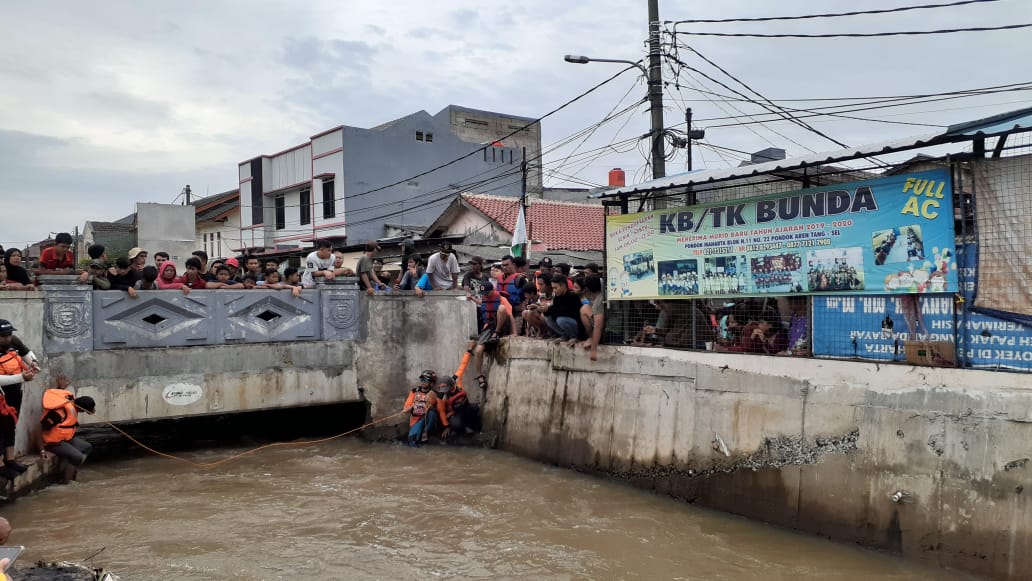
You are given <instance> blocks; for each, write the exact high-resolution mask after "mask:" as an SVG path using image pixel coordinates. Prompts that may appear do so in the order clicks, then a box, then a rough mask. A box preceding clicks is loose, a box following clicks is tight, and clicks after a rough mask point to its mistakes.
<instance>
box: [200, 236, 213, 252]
mask: <svg viewBox="0 0 1032 581" xmlns="http://www.w3.org/2000/svg"><path fill="white" fill-rule="evenodd" d="M201 236H202V239H203V241H204V244H203V245H202V246H201V249H203V250H204V251H205V252H208V234H207V233H204V234H202V235H201ZM208 256H211V252H208Z"/></svg>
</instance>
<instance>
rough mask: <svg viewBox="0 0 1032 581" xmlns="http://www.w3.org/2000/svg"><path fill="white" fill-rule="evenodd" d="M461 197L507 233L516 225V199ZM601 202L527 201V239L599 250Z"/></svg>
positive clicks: (553, 246)
mask: <svg viewBox="0 0 1032 581" xmlns="http://www.w3.org/2000/svg"><path fill="white" fill-rule="evenodd" d="M462 199H463V200H465V201H466V202H467V203H469V204H470V205H471V206H473V207H474V208H476V209H477V210H479V211H481V212H483V214H484V215H486V216H487V217H488V218H490V219H491V220H494V221H495V222H497V223H498V225H499V226H501V227H502V228H504V229H505V230H506V231H508V232H510V233H511V232H512V231H513V229H515V228H516V213H517V208H518V206H517V204H518V203H519V199H518V198H508V197H501V196H488V195H483V194H463V195H462ZM603 216H604V214H603V210H602V206H601V205H594V204H575V203H572V202H553V201H550V200H536V199H532V200H531V201H530V208H529V209H528V210H527V229H528V238H530V239H531V240H540V241H541V242H543V243H544V244H545V246H547V247H548V249H550V250H602V249H603V247H604V245H605V226H604V222H603Z"/></svg>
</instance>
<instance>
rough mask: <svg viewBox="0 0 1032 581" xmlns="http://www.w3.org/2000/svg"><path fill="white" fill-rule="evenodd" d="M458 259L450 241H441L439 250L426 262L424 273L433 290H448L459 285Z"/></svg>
mask: <svg viewBox="0 0 1032 581" xmlns="http://www.w3.org/2000/svg"><path fill="white" fill-rule="evenodd" d="M459 272H460V269H459V259H458V258H455V253H454V252H452V245H451V242H442V243H441V251H440V252H437V253H436V254H433V255H432V256H430V260H428V261H427V262H426V274H427V278H428V279H429V280H430V286H431V287H433V290H449V289H453V288H458V286H459Z"/></svg>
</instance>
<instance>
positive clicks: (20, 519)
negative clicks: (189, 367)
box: [2, 439, 971, 581]
mask: <svg viewBox="0 0 1032 581" xmlns="http://www.w3.org/2000/svg"><path fill="white" fill-rule="evenodd" d="M233 451H237V450H227V449H220V450H212V451H204V452H192V453H188V454H186V455H188V456H189V457H190V458H192V459H194V460H198V461H211V460H215V459H218V458H221V457H224V456H226V455H229V454H230V453H232V452H233ZM2 514H3V515H4V516H6V517H7V518H8V519H9V520H10V521H11V522H12V523H13V525H14V526H15V533H14V535H13V537H12V538H11V541H10V542H11V543H15V544H24V545H27V546H28V547H29V549H28V551H27V552H26V553H25V554H24V555H23V556H22V559H24V560H26V562H27V561H30V560H35V559H40V558H47V559H65V560H81V559H83V558H85V557H87V556H88V555H91V554H93V553H95V552H96V551H98V550H99V549H101V548H104V551H103V552H101V553H100V555H98V556H97V557H96V558H94V560H93V563H94V564H95V565H97V566H103V567H105V568H106V569H109V570H112V571H114V572H116V573H118V574H120V575H121V576H122V578H123V579H175V580H177V581H181V580H187V579H421V580H425V579H437V578H442V579H443V578H449V579H466V578H472V579H648V580H652V579H699V580H711V579H717V580H753V579H755V580H765V581H770V580H777V579H792V580H799V579H821V580H839V581H853V580H856V581H860V580H864V581H867V580H871V579H879V580H911V579H914V580H916V579H937V580H943V579H946V580H948V579H971V577H967V576H963V575H960V574H955V573H951V572H946V571H942V570H938V569H935V568H932V567H927V566H923V565H920V564H915V563H911V562H907V561H903V560H902V559H899V558H896V557H893V556H890V555H885V554H881V553H878V552H874V551H868V550H863V549H859V548H855V547H851V546H845V545H839V544H835V543H832V542H829V541H824V540H821V539H817V538H813V537H809V536H805V535H798V534H794V533H791V532H787V531H784V530H779V529H776V528H772V527H768V526H766V525H763V524H758V523H754V522H750V521H747V520H744V519H740V518H737V517H733V516H728V515H724V514H720V513H716V512H711V511H707V510H702V509H699V508H696V507H693V506H690V505H688V504H685V503H683V502H679V501H676V500H673V499H670V498H666V497H662V496H658V495H654V494H650V493H647V492H642V491H638V490H635V489H634V488H631V487H628V486H625V485H623V484H620V483H616V482H608V481H605V480H601V479H598V478H594V477H591V476H587V475H582V474H576V473H573V472H571V471H568V470H565V469H560V468H555V467H549V466H544V465H541V464H537V463H533V462H530V461H526V460H522V459H520V458H517V457H515V456H512V455H509V454H506V453H503V452H497V451H490V450H480V449H471V448H454V447H452V448H449V447H430V448H423V449H419V450H411V449H408V448H405V447H402V446H399V445H390V444H370V443H365V442H362V441H359V440H354V439H351V440H338V441H334V442H329V443H325V444H322V445H319V446H314V447H309V448H293V449H279V450H273V451H268V452H264V453H260V454H259V455H256V456H254V457H252V458H250V459H245V460H242V461H240V462H236V463H232V464H228V465H226V466H224V467H222V468H220V469H217V470H215V471H211V472H202V471H198V470H196V469H194V468H191V467H189V466H187V465H184V464H179V463H175V462H171V461H168V460H165V459H161V458H157V457H153V456H149V457H141V458H134V459H125V460H113V461H106V462H99V463H95V464H92V465H88V466H87V468H86V469H84V471H83V473H82V475H81V481H80V482H79V483H77V484H73V485H71V486H66V487H60V486H57V487H52V488H49V489H46V490H43V491H40V492H38V493H35V494H33V495H30V496H28V497H25V498H22V499H19V500H18V501H16V502H15V503H13V504H11V505H9V506H7V507H5V508H4V509H3V513H2Z"/></svg>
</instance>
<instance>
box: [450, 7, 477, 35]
mask: <svg viewBox="0 0 1032 581" xmlns="http://www.w3.org/2000/svg"><path fill="white" fill-rule="evenodd" d="M448 18H449V19H451V21H452V22H453V23H455V26H456V27H458V29H459V30H462V29H464V28H469V27H470V26H473V25H474V24H476V21H477V20H479V17H478V15H477V13H476V11H474V10H470V9H468V8H464V9H462V10H456V11H454V12H451V13H450V14H448Z"/></svg>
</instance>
